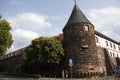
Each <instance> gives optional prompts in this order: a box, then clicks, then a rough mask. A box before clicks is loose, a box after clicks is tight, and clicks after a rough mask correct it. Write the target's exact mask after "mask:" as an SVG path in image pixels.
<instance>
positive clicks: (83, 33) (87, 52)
mask: <svg viewBox="0 0 120 80" xmlns="http://www.w3.org/2000/svg"><path fill="white" fill-rule="evenodd" d="M63 34H64V40H63V47H64V50H65V54H66V68H67V69H68V71H70V68H69V65H68V64H69V63H68V62H69V59H73V68H72V71H73V77H92V76H96V75H98V73H99V70H98V64H97V51H96V43H95V37H94V35H95V34H94V25H93V24H92V23H91V22H90V21H89V20H88V19H87V18H86V16H85V15H84V14H83V13H82V11H81V10H80V9H79V7H78V5H77V4H76V3H75V5H74V8H73V11H72V13H71V16H70V18H69V20H68V22H67V24H66V26H65V27H64V29H63Z"/></svg>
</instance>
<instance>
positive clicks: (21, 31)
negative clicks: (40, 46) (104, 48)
mask: <svg viewBox="0 0 120 80" xmlns="http://www.w3.org/2000/svg"><path fill="white" fill-rule="evenodd" d="M77 4H78V6H79V8H80V9H81V10H82V11H83V13H84V14H85V15H86V16H87V18H88V19H89V20H90V21H91V22H92V23H93V24H94V26H95V30H97V31H99V32H101V33H103V34H105V35H107V36H109V37H111V38H112V39H114V40H116V41H118V42H119V41H120V31H119V30H120V0H77ZM73 6H74V0H0V14H1V15H2V16H3V18H4V19H7V20H8V21H9V22H10V25H11V26H12V31H11V33H12V35H13V39H14V43H13V45H12V48H11V49H9V51H8V52H11V51H14V50H17V49H19V48H22V47H26V46H28V45H29V44H30V43H31V40H33V39H34V38H37V37H40V36H55V35H58V34H60V33H62V29H63V27H64V26H65V24H66V22H67V20H68V19H69V16H70V14H71V11H72V9H73Z"/></svg>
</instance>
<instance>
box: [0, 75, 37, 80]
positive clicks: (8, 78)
mask: <svg viewBox="0 0 120 80" xmlns="http://www.w3.org/2000/svg"><path fill="white" fill-rule="evenodd" d="M0 80H36V79H33V78H26V77H15V76H6V75H0Z"/></svg>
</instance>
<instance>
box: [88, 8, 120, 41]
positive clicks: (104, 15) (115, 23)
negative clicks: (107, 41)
mask: <svg viewBox="0 0 120 80" xmlns="http://www.w3.org/2000/svg"><path fill="white" fill-rule="evenodd" d="M88 15H89V18H90V20H91V22H92V23H93V24H94V25H95V29H96V30H98V31H100V32H102V33H103V34H105V35H107V36H109V37H111V38H112V39H115V40H117V41H120V37H118V36H119V34H120V31H119V30H120V7H106V8H102V9H92V10H90V11H89V13H88Z"/></svg>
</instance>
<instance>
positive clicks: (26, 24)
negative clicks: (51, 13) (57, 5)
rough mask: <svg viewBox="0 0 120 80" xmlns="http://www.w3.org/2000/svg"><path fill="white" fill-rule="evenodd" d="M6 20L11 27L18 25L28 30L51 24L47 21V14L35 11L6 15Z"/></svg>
mask: <svg viewBox="0 0 120 80" xmlns="http://www.w3.org/2000/svg"><path fill="white" fill-rule="evenodd" d="M7 20H8V21H9V22H10V23H11V26H13V28H18V27H20V28H24V29H29V30H30V29H31V30H38V29H43V28H47V27H51V26H52V25H51V24H50V23H49V22H48V21H47V16H44V15H41V14H37V13H22V14H19V15H16V16H15V17H8V18H7Z"/></svg>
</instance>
